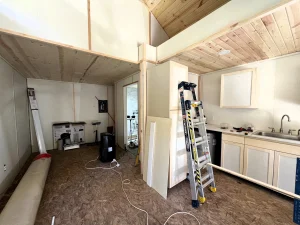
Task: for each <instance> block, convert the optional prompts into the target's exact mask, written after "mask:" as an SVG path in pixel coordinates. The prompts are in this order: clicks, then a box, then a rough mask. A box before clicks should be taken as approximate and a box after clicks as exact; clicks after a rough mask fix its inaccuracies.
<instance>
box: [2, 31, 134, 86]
mask: <svg viewBox="0 0 300 225" xmlns="http://www.w3.org/2000/svg"><path fill="white" fill-rule="evenodd" d="M0 56H2V57H3V58H4V59H5V60H6V61H7V62H8V63H9V64H10V65H11V66H12V67H14V68H15V69H16V70H17V71H18V72H20V73H21V74H22V75H23V76H25V77H27V78H37V79H47V80H57V81H69V82H82V83H91V84H102V85H113V84H114V82H115V81H117V80H120V79H122V78H124V77H126V76H128V75H130V74H133V73H135V72H137V71H139V65H138V64H134V63H131V62H125V61H122V60H118V59H114V58H109V57H106V56H102V55H96V54H91V53H88V52H83V51H79V50H76V49H73V48H67V47H62V46H57V45H54V44H50V43H46V42H42V41H37V40H33V39H29V38H25V37H22V36H16V35H11V34H7V33H0Z"/></svg>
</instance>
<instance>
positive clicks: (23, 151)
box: [14, 72, 31, 167]
mask: <svg viewBox="0 0 300 225" xmlns="http://www.w3.org/2000/svg"><path fill="white" fill-rule="evenodd" d="M26 93H27V81H26V78H24V77H22V76H21V75H20V74H18V73H17V72H14V99H15V108H16V127H17V143H18V153H19V160H20V167H22V166H23V165H24V163H25V162H26V160H27V159H28V157H29V156H30V154H31V142H30V132H29V130H30V127H29V111H28V98H27V95H26Z"/></svg>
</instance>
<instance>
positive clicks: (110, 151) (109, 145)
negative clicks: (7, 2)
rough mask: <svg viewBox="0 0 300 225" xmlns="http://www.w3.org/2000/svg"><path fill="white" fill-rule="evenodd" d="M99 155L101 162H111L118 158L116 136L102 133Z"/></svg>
mask: <svg viewBox="0 0 300 225" xmlns="http://www.w3.org/2000/svg"><path fill="white" fill-rule="evenodd" d="M99 155H100V161H101V162H111V161H112V160H113V159H115V158H116V145H115V135H113V134H111V133H101V142H100V149H99Z"/></svg>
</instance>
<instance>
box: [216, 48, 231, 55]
mask: <svg viewBox="0 0 300 225" xmlns="http://www.w3.org/2000/svg"><path fill="white" fill-rule="evenodd" d="M229 53H230V50H226V49H223V50H221V51H219V55H227V54H229Z"/></svg>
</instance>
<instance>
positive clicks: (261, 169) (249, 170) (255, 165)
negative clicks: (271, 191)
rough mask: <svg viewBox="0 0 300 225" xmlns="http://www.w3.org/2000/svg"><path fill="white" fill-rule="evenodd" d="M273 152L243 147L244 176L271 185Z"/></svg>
mask: <svg viewBox="0 0 300 225" xmlns="http://www.w3.org/2000/svg"><path fill="white" fill-rule="evenodd" d="M273 165H274V151H273V150H269V149H263V148H258V147H253V146H248V145H245V157H244V172H243V174H244V175H245V176H248V177H251V178H253V179H256V180H259V181H261V182H264V183H267V184H271V185H272V184H273Z"/></svg>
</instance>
